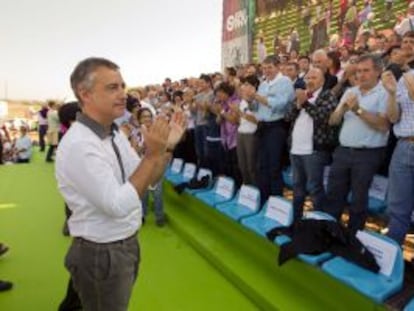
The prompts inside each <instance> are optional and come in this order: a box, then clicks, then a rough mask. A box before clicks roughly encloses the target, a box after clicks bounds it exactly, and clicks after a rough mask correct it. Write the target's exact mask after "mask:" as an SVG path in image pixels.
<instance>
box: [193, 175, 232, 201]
mask: <svg viewBox="0 0 414 311" xmlns="http://www.w3.org/2000/svg"><path fill="white" fill-rule="evenodd" d="M234 188H235V183H234V180H233V179H232V178H230V177H226V176H220V177H219V178H218V179H217V181H216V183H215V185H214V187H213V189H210V190H205V191H200V192H197V193H195V196H196V198H198V199H199V200H201V201H203V202H204V203H206V204H207V205H210V206H212V207H215V206H216V205H217V204H219V203H223V202H227V201H230V200H231V199H232V197H233V195H234Z"/></svg>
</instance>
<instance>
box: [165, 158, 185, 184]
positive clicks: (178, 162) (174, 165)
mask: <svg viewBox="0 0 414 311" xmlns="http://www.w3.org/2000/svg"><path fill="white" fill-rule="evenodd" d="M183 165H184V160H183V159H180V158H174V159H173V160H172V162H171V165H170V166H169V167H168V168H167V170H166V171H165V173H164V177H165V179H167V180H170V178H171V176H174V175H178V174H180V173H181V170H182V169H183Z"/></svg>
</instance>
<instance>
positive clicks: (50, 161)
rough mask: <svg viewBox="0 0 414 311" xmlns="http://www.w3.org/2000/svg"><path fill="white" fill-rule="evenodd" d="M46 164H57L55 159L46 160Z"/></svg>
mask: <svg viewBox="0 0 414 311" xmlns="http://www.w3.org/2000/svg"><path fill="white" fill-rule="evenodd" d="M46 162H48V163H53V162H55V161H54V160H53V159H46Z"/></svg>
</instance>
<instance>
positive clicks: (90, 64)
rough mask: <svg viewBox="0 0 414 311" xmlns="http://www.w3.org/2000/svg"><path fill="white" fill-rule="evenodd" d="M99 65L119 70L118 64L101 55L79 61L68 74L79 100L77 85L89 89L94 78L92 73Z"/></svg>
mask: <svg viewBox="0 0 414 311" xmlns="http://www.w3.org/2000/svg"><path fill="white" fill-rule="evenodd" d="M99 67H106V68H109V69H112V70H119V66H118V65H117V64H115V63H114V62H112V61H110V60H108V59H105V58H101V57H90V58H86V59H84V60H82V61H81V62H79V63H78V64H77V65H76V67H75V69H74V70H73V72H72V74H71V75H70V85H71V87H72V90H73V92H74V93H75V96H76V98H77V99H78V100H79V101H80V98H79V93H78V90H79V87H83V88H87V89H90V88H91V87H92V84H93V80H94V77H93V73H94V72H95V71H96V69H98V68H99Z"/></svg>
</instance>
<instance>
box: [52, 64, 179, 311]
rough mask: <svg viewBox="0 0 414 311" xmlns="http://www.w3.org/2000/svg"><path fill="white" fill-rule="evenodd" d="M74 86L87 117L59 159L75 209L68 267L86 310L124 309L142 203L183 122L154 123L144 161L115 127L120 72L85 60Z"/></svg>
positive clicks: (62, 184) (121, 96)
mask: <svg viewBox="0 0 414 311" xmlns="http://www.w3.org/2000/svg"><path fill="white" fill-rule="evenodd" d="M71 86H72V89H73V91H74V93H75V95H76V97H77V98H78V100H79V103H80V106H81V108H82V114H80V115H79V117H78V119H77V121H76V122H75V123H74V124H73V125H72V126H71V128H70V129H69V130H68V132H67V133H66V135H65V136H64V137H63V139H62V141H61V143H60V145H59V150H58V152H57V156H56V178H57V181H58V187H59V189H60V192H61V193H62V195H63V197H64V199H65V201H66V202H67V204H68V206H69V208H70V210H71V211H72V215H71V217H70V218H69V231H70V234H71V236H73V241H72V245H71V246H70V248H69V251H68V253H67V255H66V259H65V265H66V268H67V269H68V270H69V272H70V274H71V278H72V280H73V285H74V288H75V290H76V292H77V293H78V294H79V297H80V300H81V302H82V306H83V308H84V310H102V311H106V310H108V311H126V310H127V308H128V302H129V299H130V296H131V292H132V288H133V284H134V282H135V279H136V277H137V274H138V265H139V260H140V255H139V246H138V241H137V238H136V235H137V232H138V230H139V228H140V226H141V219H142V204H141V198H143V196H144V194H145V191H147V189H148V186H149V185H151V184H154V183H155V182H156V181H157V180H158V179H159V178H160V177H161V175H162V174H163V172H164V169H165V167H166V165H167V163H168V161H169V159H170V158H171V152H172V150H173V148H174V147H175V145H176V144H177V142H178V141H179V140H180V138H181V136H182V134H183V132H184V129H185V118H184V117H183V115H182V114H175V115H174V116H173V117H172V121H171V122H170V124H168V123H167V121H166V120H165V119H164V118H162V117H159V118H157V119H156V120H155V122H154V124H153V126H152V127H151V128H150V129H148V130H144V131H143V135H144V137H145V142H146V148H147V153H146V154H145V156H144V157H143V158H142V159H140V158H139V157H138V155H137V154H136V152H135V151H134V150H133V149H132V148H131V146H130V144H129V142H128V139H127V138H126V136H124V135H123V134H121V133H120V132H119V131H118V130H117V127H116V126H115V125H114V123H113V122H114V120H115V119H116V118H119V117H120V116H122V115H123V114H124V110H125V106H126V92H125V83H124V81H123V79H122V76H121V74H120V72H119V67H118V66H117V65H116V64H114V63H113V62H111V61H109V60H106V59H103V58H88V59H85V60H83V61H81V62H80V63H79V64H78V65H77V66H76V68H75V69H74V71H73V73H72V75H71Z"/></svg>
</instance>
